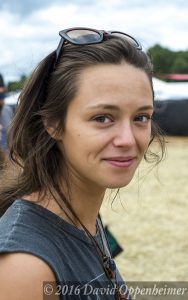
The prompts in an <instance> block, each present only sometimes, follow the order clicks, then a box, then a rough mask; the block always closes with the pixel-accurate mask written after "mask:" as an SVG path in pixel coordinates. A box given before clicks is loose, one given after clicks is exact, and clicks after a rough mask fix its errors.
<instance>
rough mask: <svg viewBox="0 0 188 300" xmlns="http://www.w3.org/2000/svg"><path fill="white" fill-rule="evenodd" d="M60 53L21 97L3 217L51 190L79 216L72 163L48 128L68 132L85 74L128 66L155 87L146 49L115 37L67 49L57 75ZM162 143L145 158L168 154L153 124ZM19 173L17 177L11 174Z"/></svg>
mask: <svg viewBox="0 0 188 300" xmlns="http://www.w3.org/2000/svg"><path fill="white" fill-rule="evenodd" d="M54 61H55V51H54V52H52V53H51V54H50V55H48V56H47V57H46V58H45V59H44V60H42V61H41V63H40V64H39V65H38V67H37V68H36V69H35V70H34V72H33V73H32V75H31V77H30V79H29V80H28V81H27V83H26V85H25V87H24V88H23V90H22V92H21V95H20V97H19V102H18V105H17V108H16V113H15V117H14V120H13V123H12V126H11V129H10V131H9V136H8V145H9V149H10V166H9V167H8V169H7V170H6V169H5V170H4V172H3V178H4V180H3V181H2V179H1V183H2V184H1V185H2V186H1V190H0V215H2V214H3V213H4V212H5V211H6V209H7V208H8V207H9V206H10V205H11V203H12V202H13V201H14V200H15V199H18V198H21V197H23V196H24V195H29V194H31V193H33V192H39V194H42V193H44V194H45V193H46V192H47V191H50V193H51V194H52V195H53V197H54V198H55V200H56V201H57V202H58V200H57V199H56V196H57V195H58V197H59V198H60V199H61V203H59V202H58V204H59V205H60V206H61V204H62V203H64V204H65V205H66V207H67V208H68V209H69V211H70V212H72V213H73V215H75V214H74V212H73V210H72V207H71V204H70V201H69V199H67V197H65V194H64V191H62V188H61V183H60V178H62V174H63V178H64V180H65V182H66V184H67V187H69V176H68V169H67V167H66V159H65V156H64V155H63V154H62V152H61V151H60V150H59V148H58V145H57V143H56V140H55V139H53V138H52V137H51V136H50V135H49V134H48V132H47V131H46V129H45V126H44V122H43V121H44V120H46V121H47V122H48V123H50V122H53V121H56V122H57V121H58V122H59V125H58V128H57V131H58V132H59V131H61V130H63V128H64V123H65V118H66V113H67V109H68V106H69V103H70V101H71V100H72V99H73V98H74V96H75V94H76V92H77V89H78V84H79V75H80V73H81V72H82V70H84V69H85V68H87V67H90V66H94V65H99V64H120V63H121V62H122V61H126V62H127V63H129V64H131V65H133V66H135V67H137V68H139V69H142V70H143V71H144V72H145V73H146V74H147V76H148V78H149V80H150V83H151V88H152V91H153V86H152V66H151V62H150V60H149V58H148V56H147V55H146V53H144V52H143V51H141V50H138V49H136V48H134V47H133V46H131V45H130V44H129V43H127V42H126V40H123V39H120V38H117V37H110V38H109V39H107V40H105V41H103V42H102V43H100V44H93V45H80V46H78V45H71V44H66V45H65V46H64V48H63V51H62V55H61V59H60V61H59V62H58V65H57V66H56V68H55V70H53V66H54ZM154 139H157V140H158V141H159V143H160V147H161V150H162V152H161V154H160V155H159V154H155V153H152V152H148V154H147V155H149V156H148V157H147V155H145V159H146V160H149V157H151V156H153V157H154V160H155V161H156V162H157V163H158V162H159V161H160V160H161V159H162V157H163V153H164V142H163V139H162V138H161V136H160V134H159V132H158V129H157V127H156V125H155V124H154V123H152V136H151V141H150V143H152V141H153V140H154ZM10 168H12V170H14V171H16V172H15V174H12V173H13V172H11V169H10ZM55 195H56V196H55Z"/></svg>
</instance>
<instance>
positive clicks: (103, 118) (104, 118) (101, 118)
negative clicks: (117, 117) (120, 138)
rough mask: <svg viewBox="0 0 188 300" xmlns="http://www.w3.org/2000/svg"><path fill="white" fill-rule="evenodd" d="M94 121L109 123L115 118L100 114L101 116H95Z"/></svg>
mask: <svg viewBox="0 0 188 300" xmlns="http://www.w3.org/2000/svg"><path fill="white" fill-rule="evenodd" d="M93 120H94V121H96V122H98V123H103V124H108V123H112V122H113V120H112V118H111V117H109V116H106V115H100V116H96V117H94V118H93Z"/></svg>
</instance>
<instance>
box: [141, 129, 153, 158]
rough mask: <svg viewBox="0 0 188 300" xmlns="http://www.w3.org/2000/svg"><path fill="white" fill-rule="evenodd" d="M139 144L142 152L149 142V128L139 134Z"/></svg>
mask: <svg viewBox="0 0 188 300" xmlns="http://www.w3.org/2000/svg"><path fill="white" fill-rule="evenodd" d="M138 139H139V145H140V151H141V152H142V153H143V154H144V153H145V152H146V150H147V149H148V146H149V142H150V140H151V129H150V128H148V129H147V130H145V131H144V132H142V134H140V135H139V137H138Z"/></svg>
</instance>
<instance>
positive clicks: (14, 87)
mask: <svg viewBox="0 0 188 300" xmlns="http://www.w3.org/2000/svg"><path fill="white" fill-rule="evenodd" d="M26 79H27V78H26V76H25V75H22V76H21V78H20V80H18V81H10V82H9V83H8V85H7V89H8V92H15V91H18V90H21V89H22V88H23V86H24V83H25V81H26Z"/></svg>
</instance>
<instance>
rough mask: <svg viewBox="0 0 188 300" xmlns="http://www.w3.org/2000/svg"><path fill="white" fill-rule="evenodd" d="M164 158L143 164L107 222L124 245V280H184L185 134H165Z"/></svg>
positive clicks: (187, 223) (187, 248)
mask: <svg viewBox="0 0 188 300" xmlns="http://www.w3.org/2000/svg"><path fill="white" fill-rule="evenodd" d="M166 140H167V142H168V143H167V154H166V159H165V160H164V161H163V162H162V163H161V164H160V166H158V167H155V168H154V169H153V170H151V166H150V164H146V163H143V164H142V165H141V166H140V168H139V172H137V174H136V175H135V177H134V179H133V180H132V182H131V183H130V184H129V186H128V187H126V188H124V189H122V190H121V192H120V197H117V198H116V199H115V200H114V202H113V204H112V199H113V196H111V199H109V197H107V199H106V200H105V203H104V205H103V209H102V217H103V220H104V223H105V224H108V225H109V229H110V230H111V232H112V233H113V234H114V235H115V237H116V238H117V239H118V241H119V242H120V244H121V245H122V247H123V248H124V251H123V253H121V254H120V255H119V256H118V257H117V259H116V263H117V265H118V268H119V269H120V271H121V274H122V276H123V278H124V279H125V280H126V281H144V280H145V281H188V138H172V137H171V138H170V137H167V138H166Z"/></svg>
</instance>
